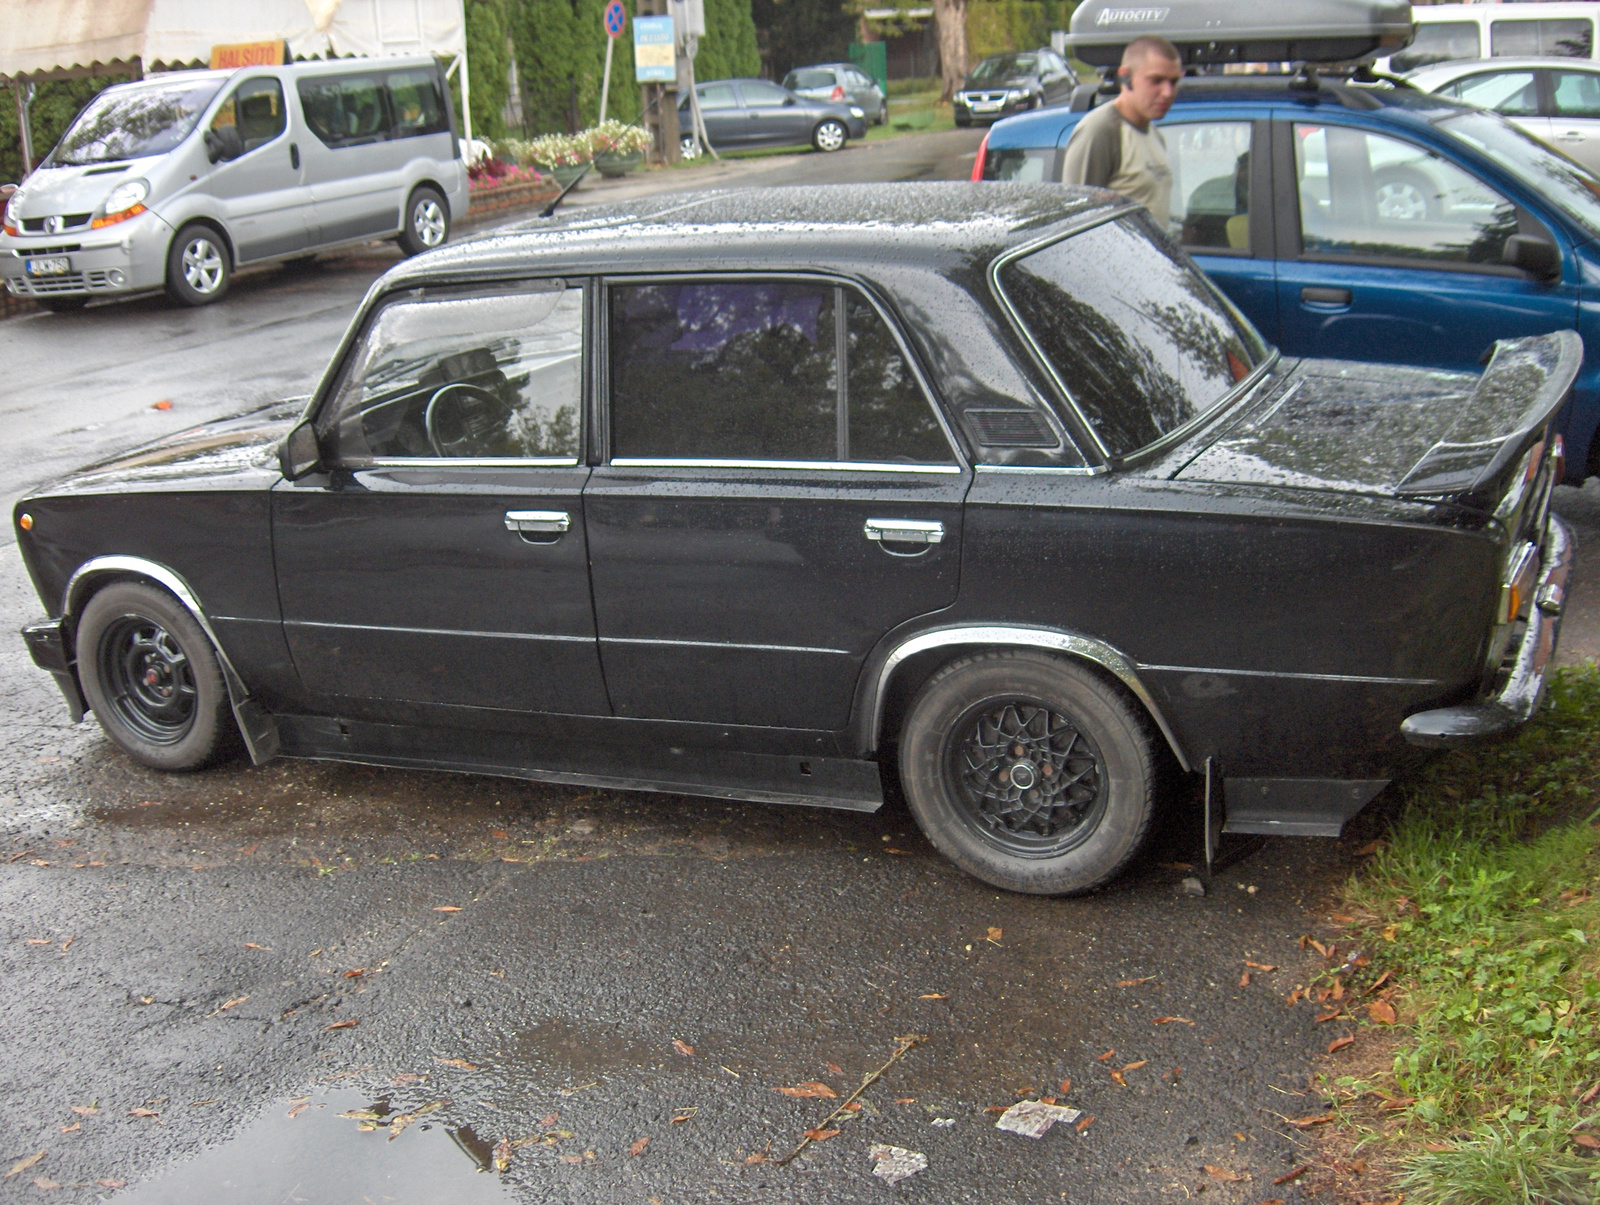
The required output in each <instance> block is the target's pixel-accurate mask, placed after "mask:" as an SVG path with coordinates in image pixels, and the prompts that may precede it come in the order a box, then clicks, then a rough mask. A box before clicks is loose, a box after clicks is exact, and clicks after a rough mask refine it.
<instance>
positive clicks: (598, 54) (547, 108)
mask: <svg viewBox="0 0 1600 1205" xmlns="http://www.w3.org/2000/svg"><path fill="white" fill-rule="evenodd" d="M509 4H510V6H511V12H510V20H509V24H510V26H511V34H512V41H513V43H514V44H515V47H516V52H517V77H518V79H519V81H520V82H521V86H522V121H523V126H524V132H525V133H528V134H552V133H571V132H573V131H575V130H578V129H581V128H583V127H584V126H589V125H593V124H594V122H595V121H596V119H597V118H598V117H599V110H600V85H601V75H602V73H603V71H604V69H605V53H606V45H605V44H606V37H607V35H606V31H605V26H604V23H603V22H602V19H601V18H602V14H603V13H604V12H605V5H606V0H509ZM624 7H625V8H626V9H627V11H628V21H629V23H630V27H631V23H632V21H633V18H634V5H633V4H632V3H629V2H628V0H624ZM613 54H614V57H613V60H612V63H611V100H610V109H609V112H608V113H607V116H609V117H616V118H619V119H621V120H622V121H637V120H638V118H639V90H638V89H637V88H636V87H635V86H634V83H633V35H632V32H631V28H630V30H629V31H627V32H624V33H623V35H622V36H621V37H620V38H618V39H617V45H616V47H615V49H614V52H613Z"/></svg>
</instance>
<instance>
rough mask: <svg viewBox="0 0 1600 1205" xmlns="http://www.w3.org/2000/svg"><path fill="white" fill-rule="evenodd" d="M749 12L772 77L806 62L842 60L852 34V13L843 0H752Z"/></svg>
mask: <svg viewBox="0 0 1600 1205" xmlns="http://www.w3.org/2000/svg"><path fill="white" fill-rule="evenodd" d="M750 14H751V17H752V18H753V19H754V22H755V27H756V30H757V31H758V33H759V34H760V36H761V58H762V61H763V63H764V64H765V66H766V69H767V73H768V74H769V75H770V76H771V77H772V78H773V79H775V80H781V79H782V78H783V77H784V76H785V75H787V74H789V72H790V71H792V70H793V69H794V68H796V67H804V66H806V65H807V64H808V63H832V62H842V61H844V59H845V56H846V55H848V54H849V53H850V43H851V42H852V41H853V40H854V38H855V31H856V16H855V13H854V12H852V11H851V9H850V8H849V7H847V4H846V3H844V2H842V0H752V3H751V5H750Z"/></svg>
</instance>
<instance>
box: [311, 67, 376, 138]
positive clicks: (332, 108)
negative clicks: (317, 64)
mask: <svg viewBox="0 0 1600 1205" xmlns="http://www.w3.org/2000/svg"><path fill="white" fill-rule="evenodd" d="M297 88H298V90H299V93H300V106H301V108H302V109H304V110H305V115H306V124H307V125H308V126H310V127H311V132H312V133H313V134H315V135H316V136H317V137H318V138H319V139H321V140H322V142H324V143H325V144H326V145H328V146H331V147H341V146H362V145H365V144H366V143H369V142H386V141H388V139H389V138H390V137H391V136H392V134H393V129H394V121H393V119H392V118H391V116H390V113H389V97H388V92H387V90H386V89H385V88H384V86H383V81H382V80H381V79H379V77H377V76H375V75H323V76H317V77H315V78H313V79H302V80H301V81H300V82H299V84H298V85H297Z"/></svg>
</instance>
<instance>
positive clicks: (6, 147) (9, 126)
mask: <svg viewBox="0 0 1600 1205" xmlns="http://www.w3.org/2000/svg"><path fill="white" fill-rule="evenodd" d="M126 82H127V77H126V76H122V75H118V76H101V75H95V76H88V77H86V78H83V79H64V80H46V81H45V82H43V83H41V84H39V85H37V90H36V91H35V93H34V97H33V107H32V108H31V109H30V110H29V111H28V118H29V121H28V124H29V126H30V127H31V128H32V130H33V164H34V166H35V167H37V166H38V165H39V160H41V159H43V158H44V157H45V156H46V155H47V154H49V152H50V148H51V147H53V146H55V144H56V142H57V141H59V140H60V138H61V135H63V134H65V133H66V132H67V127H68V126H70V125H71V124H72V119H73V118H74V117H76V116H77V115H78V111H79V110H80V109H82V108H83V106H84V105H86V104H88V103H89V101H90V100H92V99H93V98H94V96H95V95H96V94H97V93H98V92H99V91H100V90H101V89H102V88H109V87H110V86H111V85H112V84H123V83H126ZM15 87H16V85H15V84H13V85H12V86H11V87H9V88H0V184H5V183H17V182H19V181H20V180H21V179H22V131H21V130H20V129H19V128H18V125H17V96H16V93H15V91H13V89H14V88H15Z"/></svg>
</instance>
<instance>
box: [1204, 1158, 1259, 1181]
mask: <svg viewBox="0 0 1600 1205" xmlns="http://www.w3.org/2000/svg"><path fill="white" fill-rule="evenodd" d="M1205 1169H1206V1175H1208V1176H1210V1177H1211V1178H1212V1179H1213V1180H1221V1181H1223V1182H1224V1183H1226V1184H1238V1183H1239V1182H1241V1181H1243V1180H1248V1179H1249V1178H1250V1177H1249V1176H1241V1175H1240V1174H1239V1173H1238V1172H1230V1171H1229V1170H1228V1169H1227V1168H1225V1167H1218V1166H1217V1165H1216V1164H1215V1163H1207V1164H1206V1165H1205Z"/></svg>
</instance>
